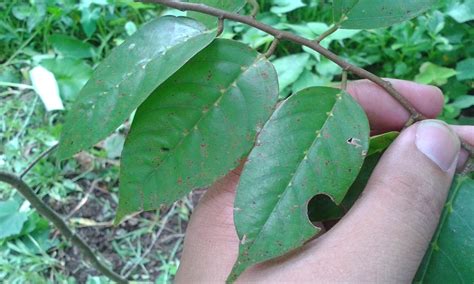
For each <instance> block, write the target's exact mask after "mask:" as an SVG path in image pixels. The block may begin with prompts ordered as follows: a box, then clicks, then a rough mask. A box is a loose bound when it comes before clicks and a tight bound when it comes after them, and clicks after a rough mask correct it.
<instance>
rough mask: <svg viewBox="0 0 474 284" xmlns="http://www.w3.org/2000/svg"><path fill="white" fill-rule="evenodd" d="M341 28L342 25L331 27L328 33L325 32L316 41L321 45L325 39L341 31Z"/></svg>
mask: <svg viewBox="0 0 474 284" xmlns="http://www.w3.org/2000/svg"><path fill="white" fill-rule="evenodd" d="M339 28H340V25H339V24H335V25H333V26H332V27H330V28H329V29H328V30H327V31H325V32H324V33H322V34H321V35H320V36H319V37H318V38H317V39H315V40H314V41H315V42H316V43H321V42H322V41H323V40H324V39H325V38H327V37H328V36H330V35H332V34H333V33H335V32H336V31H337V30H339Z"/></svg>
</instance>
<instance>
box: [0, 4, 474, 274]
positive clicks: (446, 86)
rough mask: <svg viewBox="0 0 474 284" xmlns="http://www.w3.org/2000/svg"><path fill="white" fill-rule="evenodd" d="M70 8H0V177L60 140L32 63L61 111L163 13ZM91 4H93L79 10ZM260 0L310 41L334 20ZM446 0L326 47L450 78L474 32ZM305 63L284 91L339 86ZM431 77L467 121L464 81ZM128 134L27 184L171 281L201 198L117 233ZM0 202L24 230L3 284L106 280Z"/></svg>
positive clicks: (50, 162)
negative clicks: (44, 69) (47, 68)
mask: <svg viewBox="0 0 474 284" xmlns="http://www.w3.org/2000/svg"><path fill="white" fill-rule="evenodd" d="M76 2H77V1H69V0H50V1H45V2H41V1H38V3H36V5H31V4H30V3H29V2H28V1H20V0H13V1H3V2H0V50H1V52H0V169H2V170H8V171H12V172H16V173H19V172H21V171H22V170H23V169H24V168H25V167H26V166H27V165H28V163H29V162H30V161H31V160H33V159H34V158H35V157H36V156H37V155H38V154H39V153H41V152H42V151H44V150H45V149H47V148H48V147H50V146H52V145H53V144H54V143H56V142H57V141H58V138H59V135H60V133H61V128H62V122H63V120H64V113H65V112H61V111H56V112H46V111H45V109H44V106H43V104H42V103H41V101H40V100H39V99H38V96H37V95H36V94H35V92H34V91H33V90H32V88H31V82H30V79H29V75H28V73H29V71H30V70H31V69H32V68H33V67H34V66H37V65H39V64H45V63H44V62H46V61H47V60H49V61H50V62H52V63H51V64H53V65H54V66H55V67H56V69H55V72H53V73H55V75H56V77H57V79H58V83H59V84H60V88H63V89H61V90H62V91H65V92H64V93H62V95H64V97H63V99H64V104H65V107H66V110H67V109H68V108H70V107H71V106H72V103H73V101H74V99H75V97H76V96H77V91H78V90H79V88H80V86H81V84H83V83H84V78H87V76H89V75H88V74H89V73H88V72H90V70H92V69H93V68H94V67H95V66H97V64H98V63H99V62H101V60H102V59H103V58H104V57H105V56H107V54H108V53H109V52H110V50H112V49H113V48H114V47H115V46H117V45H119V44H120V43H122V42H123V40H124V39H125V38H126V37H127V36H128V35H130V34H131V33H133V31H134V30H136V29H137V28H139V27H140V25H142V24H143V23H145V22H147V21H149V20H151V19H152V18H154V17H156V16H157V15H159V14H160V13H161V12H162V10H161V9H160V8H157V7H156V6H150V5H144V4H140V3H135V2H132V1H129V0H110V1H108V2H107V1H105V0H93V1H82V2H81V3H82V4H78V3H76ZM89 2H90V3H92V4H90V5H87V4H85V3H89ZM259 2H260V4H261V6H262V13H261V14H260V15H259V16H258V18H259V19H260V20H262V21H264V22H267V23H271V24H272V25H274V26H278V27H280V28H282V29H287V30H290V31H293V32H296V33H311V32H312V31H311V29H309V27H308V26H309V25H308V22H312V23H313V24H314V23H316V24H321V22H326V23H329V22H330V21H331V9H330V5H328V4H324V1H315V0H311V1H304V2H305V3H306V4H307V7H306V8H301V9H298V10H295V11H290V12H288V13H285V14H284V15H275V14H273V13H271V12H269V11H270V9H271V8H272V4H271V3H272V2H271V1H268V0H260V1H259ZM445 2H446V3H445V4H444V5H442V6H440V7H439V8H438V9H435V10H434V11H431V12H429V13H428V14H426V15H424V16H421V17H420V18H418V19H416V20H413V21H410V22H407V23H402V24H399V25H397V26H395V27H393V28H390V29H381V30H374V31H364V32H358V33H355V34H350V35H349V34H347V31H346V34H345V33H344V32H340V33H339V34H338V38H336V39H333V40H332V41H331V42H330V43H327V44H328V45H329V46H330V47H331V49H332V50H334V51H336V52H338V53H340V54H341V55H342V56H343V57H345V58H346V59H348V60H350V61H351V62H353V63H355V64H357V65H359V66H362V67H365V68H368V69H369V70H371V71H373V72H375V73H376V74H380V75H382V76H390V77H398V78H404V79H409V80H414V79H415V78H417V76H419V75H420V74H423V71H420V67H421V66H422V64H423V63H426V62H432V63H433V64H434V65H435V66H440V67H441V66H443V67H445V68H449V69H452V70H456V69H458V62H460V61H463V60H466V59H468V58H472V57H474V50H473V49H472V44H469V42H471V43H472V39H473V38H474V34H473V33H474V29H472V22H467V23H458V22H457V21H456V20H455V19H453V18H452V17H451V16H449V11H450V7H451V6H450V5H452V4H450V1H445ZM58 34H59V35H66V36H68V37H70V38H73V39H74V40H76V44H73V45H71V46H69V47H67V48H66V49H64V48H62V47H60V46H59V45H58V44H57V43H56V42H55V41H54V40H53V39H54V37H53V35H58ZM224 36H226V37H234V38H235V39H238V40H241V41H244V42H246V43H248V44H251V45H253V46H256V47H258V49H259V50H260V51H264V50H265V48H266V47H268V45H269V43H270V40H271V38H266V37H265V35H263V34H260V33H256V32H255V30H252V29H249V28H248V27H245V26H242V25H240V24H235V23H226V34H225V35H224ZM79 43H82V44H87V45H90V46H91V49H92V52H91V53H90V54H88V55H84V56H82V55H81V56H77V54H82V53H77V52H82V51H83V50H82V51H81V50H80V49H78V47H77V46H79V45H81V44H79ZM303 52H304V51H303V50H302V49H301V47H299V46H295V45H293V44H289V43H285V44H282V45H280V46H279V48H278V50H277V52H276V56H275V58H273V59H274V60H275V59H283V58H285V57H286V56H288V55H290V54H295V53H303ZM70 54H76V57H73V58H70V59H71V60H70V62H72V63H70V64H69V65H67V66H66V65H64V61H62V58H63V57H65V56H71V55H70ZM305 58H307V57H305ZM302 66H303V67H304V68H303V70H301V72H302V75H301V76H296V79H295V81H292V82H289V87H288V88H287V89H286V90H282V93H290V92H291V91H292V90H294V89H295V88H296V87H295V86H301V85H304V84H305V82H304V80H302V77H303V76H305V77H306V78H308V76H309V78H311V79H312V80H313V83H315V82H316V83H318V84H328V83H330V82H332V81H337V80H339V78H340V70H339V69H338V68H334V66H333V65H331V64H330V63H329V62H327V61H325V60H324V59H320V58H317V57H315V56H310V57H309V59H308V61H306V62H304V64H302ZM71 70H72V71H71ZM69 71H71V72H72V73H71V72H69ZM435 73H436V72H435ZM79 74H81V76H82V77H81V76H79ZM425 77H426V76H425ZM428 79H429V80H432V82H441V83H438V85H439V86H440V87H441V88H443V90H444V91H445V93H446V102H447V103H448V105H447V107H446V108H445V110H444V112H443V114H442V116H441V118H442V119H444V120H446V121H448V122H450V123H456V124H463V123H464V124H472V117H473V108H472V106H473V105H474V101H473V100H472V98H473V96H472V86H473V85H472V79H467V80H457V78H456V76H452V77H450V78H447V80H446V82H444V81H442V80H440V78H428ZM66 91H67V92H66ZM460 98H462V100H461V99H460ZM466 98H467V99H466ZM459 101H462V102H463V103H459ZM127 131H128V125H127V124H124V125H123V126H122V127H121V128H120V129H119V130H118V131H117V132H116V133H114V135H112V136H111V137H110V138H108V139H107V140H106V141H105V142H102V143H99V144H98V145H96V147H94V148H93V149H91V150H90V151H87V152H82V153H80V154H79V155H77V156H75V158H74V159H70V160H67V161H58V160H56V159H55V158H54V155H53V156H51V157H49V158H48V159H44V160H42V161H41V162H40V163H39V164H38V165H37V166H36V167H35V168H34V169H33V170H32V171H31V172H30V173H29V174H28V176H27V178H26V180H27V182H28V183H29V184H31V185H33V186H34V188H35V190H36V191H37V193H38V194H39V195H40V196H41V197H42V198H43V199H44V200H46V201H47V202H48V204H50V205H51V206H52V207H53V208H54V209H55V210H57V211H58V212H59V213H60V214H62V215H63V216H65V218H66V219H67V220H68V222H69V224H70V225H71V226H72V227H74V228H75V229H76V230H77V231H78V232H79V234H81V235H82V236H84V238H85V239H87V240H88V242H89V243H90V244H91V246H93V247H94V248H95V249H96V250H97V251H99V252H101V253H102V254H103V255H104V256H105V257H106V259H107V260H108V261H109V262H110V263H111V265H113V267H114V268H115V270H116V271H118V272H119V273H121V274H122V275H128V276H130V277H131V278H132V279H134V280H139V281H151V282H155V283H168V282H171V281H172V279H173V277H174V275H175V273H176V271H177V268H178V266H179V257H180V254H181V250H182V243H183V238H184V234H185V228H186V225H187V222H188V220H189V217H190V214H191V212H192V210H193V208H194V206H195V205H196V203H197V200H198V199H199V196H200V195H201V194H202V191H196V192H195V193H193V194H191V195H189V196H188V197H186V198H184V199H182V200H181V201H179V202H177V203H176V204H175V205H173V206H170V207H166V208H162V209H161V210H159V211H157V212H146V213H141V214H139V215H136V216H133V217H131V218H129V219H128V220H127V221H126V222H124V223H123V224H122V225H120V226H118V227H113V226H112V225H111V221H112V220H113V218H114V214H115V209H116V207H117V189H118V172H119V164H120V159H119V154H120V150H121V145H122V144H123V140H124V137H125V135H126V133H127ZM0 200H3V201H11V200H13V201H15V202H16V203H18V206H19V208H20V211H21V213H22V214H26V216H27V219H26V223H25V224H24V225H23V227H22V228H21V231H19V232H16V233H14V234H12V235H11V236H9V237H8V238H4V239H0V281H1V282H5V283H30V282H31V283H49V282H54V283H56V282H57V283H85V282H88V283H107V280H106V279H105V278H103V277H99V276H97V274H96V272H95V271H94V269H92V268H90V267H89V266H88V265H87V264H86V263H85V262H83V261H82V260H81V259H80V257H79V255H78V252H77V251H76V250H75V249H74V248H72V247H71V246H70V245H69V244H68V243H67V242H65V241H64V240H62V239H61V238H60V237H59V236H58V234H57V232H56V230H55V229H54V228H52V227H50V226H49V225H48V224H47V222H46V221H45V220H43V219H42V218H41V217H39V216H38V215H37V214H36V213H35V212H34V210H31V208H30V207H29V205H28V204H27V203H25V202H24V200H23V199H22V198H21V197H20V196H19V195H18V194H17V193H16V192H15V191H13V190H12V189H10V188H8V187H6V186H4V185H1V184H0ZM0 205H1V202H0ZM2 229H3V228H2Z"/></svg>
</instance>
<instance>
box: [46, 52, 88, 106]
mask: <svg viewBox="0 0 474 284" xmlns="http://www.w3.org/2000/svg"><path fill="white" fill-rule="evenodd" d="M41 66H43V67H44V68H46V69H48V70H49V71H51V72H52V73H53V74H54V77H55V78H56V80H57V82H58V85H59V91H60V94H61V97H62V98H63V99H66V100H73V99H75V98H76V96H77V95H78V94H79V92H80V91H81V89H82V88H83V87H84V85H85V84H86V83H87V81H88V80H89V78H90V77H91V75H92V68H91V67H90V66H89V65H87V64H86V63H85V62H83V61H82V60H79V59H72V58H55V59H45V60H43V61H41Z"/></svg>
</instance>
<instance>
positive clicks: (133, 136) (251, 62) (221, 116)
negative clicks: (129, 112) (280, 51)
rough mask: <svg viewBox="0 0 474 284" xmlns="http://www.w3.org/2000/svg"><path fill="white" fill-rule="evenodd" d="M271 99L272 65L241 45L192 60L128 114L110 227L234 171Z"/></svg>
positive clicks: (219, 46)
mask: <svg viewBox="0 0 474 284" xmlns="http://www.w3.org/2000/svg"><path fill="white" fill-rule="evenodd" d="M277 98H278V79H277V76H276V71H275V70H274V68H273V65H271V63H270V62H269V61H268V60H267V59H266V58H264V57H263V56H261V55H260V54H258V53H257V52H255V51H253V50H252V49H250V48H249V47H247V46H245V45H244V44H241V43H238V42H234V41H230V40H221V39H219V40H216V41H215V42H214V43H213V44H211V45H210V46H209V47H207V48H206V49H204V50H203V51H202V52H200V53H199V54H198V55H196V56H195V57H194V58H193V59H192V60H191V61H190V62H188V63H187V64H186V65H185V66H184V67H183V68H182V69H181V70H179V71H178V72H177V73H176V74H175V75H174V76H172V77H171V78H170V79H169V80H168V81H167V82H166V83H165V84H163V85H162V86H160V87H159V88H158V89H157V90H156V91H155V92H154V93H153V95H152V96H151V97H150V98H149V99H148V100H147V101H146V102H145V103H144V104H143V105H142V106H141V107H140V108H139V109H138V111H137V113H136V116H135V119H134V122H133V125H132V129H131V132H130V134H129V136H128V138H127V141H126V144H125V148H124V151H123V155H122V169H121V176H120V206H119V210H118V213H117V220H120V219H121V218H122V217H123V216H124V215H126V214H129V213H132V212H136V211H140V210H151V209H156V208H159V206H160V205H161V204H165V203H170V202H173V201H175V200H177V199H179V198H180V197H182V196H183V195H184V194H186V193H188V192H189V191H190V190H192V189H196V188H201V187H205V186H208V185H210V184H212V183H213V182H214V181H216V180H217V179H219V178H220V177H222V176H224V175H225V174H227V173H228V172H229V171H230V170H232V169H234V168H235V167H236V166H237V165H238V164H239V163H240V160H241V159H242V158H243V157H244V156H245V155H246V154H248V152H249V151H250V149H251V148H252V146H253V145H254V140H255V136H256V133H257V131H258V130H259V129H261V128H262V127H263V124H264V123H265V121H266V120H267V119H268V117H269V116H270V115H271V113H272V111H273V109H274V106H275V104H276V101H277Z"/></svg>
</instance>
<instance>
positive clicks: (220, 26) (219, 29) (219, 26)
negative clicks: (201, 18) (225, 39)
mask: <svg viewBox="0 0 474 284" xmlns="http://www.w3.org/2000/svg"><path fill="white" fill-rule="evenodd" d="M223 32H224V17H219V21H218V22H217V36H220V35H221V34H222V33H223Z"/></svg>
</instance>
